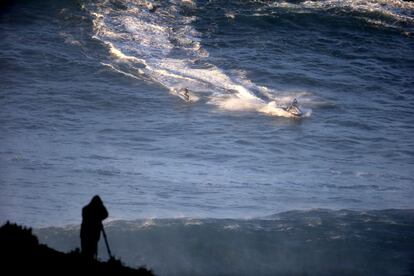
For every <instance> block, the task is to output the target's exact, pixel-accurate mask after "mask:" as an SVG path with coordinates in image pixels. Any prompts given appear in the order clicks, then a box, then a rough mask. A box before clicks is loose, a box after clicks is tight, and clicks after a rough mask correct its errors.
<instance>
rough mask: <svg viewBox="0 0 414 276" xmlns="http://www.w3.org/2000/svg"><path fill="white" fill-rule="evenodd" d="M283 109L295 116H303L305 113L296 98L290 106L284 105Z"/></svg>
mask: <svg viewBox="0 0 414 276" xmlns="http://www.w3.org/2000/svg"><path fill="white" fill-rule="evenodd" d="M282 109H283V110H285V111H286V112H289V113H290V114H292V115H293V116H295V117H301V116H302V115H303V111H302V110H301V108H300V106H299V103H298V100H296V99H294V100H293V101H292V102H291V103H290V104H289V105H288V106H286V107H282Z"/></svg>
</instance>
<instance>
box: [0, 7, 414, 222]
mask: <svg viewBox="0 0 414 276" xmlns="http://www.w3.org/2000/svg"><path fill="white" fill-rule="evenodd" d="M151 5H156V6H157V7H158V8H157V9H156V10H155V12H152V11H151V10H152V9H151ZM413 31H414V4H413V2H405V1H396V0H394V1H384V0H367V1H360V0H352V1H351V0H347V1H218V0H217V1H214V0H213V1H201V0H200V1H193V2H192V1H178V0H169V1H155V2H148V1H141V0H137V1H126V0H113V1H104V0H96V1H87V0H82V1H52V0H50V1H16V3H14V4H12V5H8V6H3V7H2V11H1V13H0V37H1V40H0V68H1V69H0V70H1V74H0V105H1V106H0V220H1V221H3V222H4V221H6V220H8V219H9V220H12V221H16V222H19V223H24V224H28V225H32V226H50V225H66V224H79V222H80V210H81V207H82V206H83V205H85V204H86V203H87V202H88V201H89V200H90V198H91V197H92V196H93V195H94V194H99V195H101V197H102V198H103V200H104V202H105V204H106V206H107V207H108V210H109V211H110V217H111V219H114V220H115V219H128V220H130V219H139V218H179V217H196V218H207V217H208V218H233V219H242V218H252V217H260V216H266V215H271V214H275V213H278V212H283V211H289V210H301V209H305V210H308V209H313V208H328V209H333V210H337V209H351V210H372V209H388V208H397V209H412V208H413V207H414V204H413V196H414V186H413V180H414V174H413V171H414V150H413V149H414V142H413V137H414V126H413V119H414V109H413V104H414V90H413V87H414V86H413V84H414V79H413V73H414V38H413ZM183 87H188V88H189V89H190V91H191V92H192V96H193V97H194V98H193V99H194V102H191V103H187V102H185V101H183V100H182V99H181V98H180V97H177V94H176V92H175V91H176V90H177V89H180V88H183ZM294 98H297V99H298V101H299V103H300V105H301V106H302V108H303V110H305V111H306V114H305V116H304V117H303V118H301V119H297V118H292V117H291V116H289V114H286V113H284V112H283V110H282V109H281V108H279V107H280V106H283V105H285V104H287V103H289V102H290V101H292V100H293V99H294Z"/></svg>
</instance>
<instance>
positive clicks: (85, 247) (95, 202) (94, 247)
mask: <svg viewBox="0 0 414 276" xmlns="http://www.w3.org/2000/svg"><path fill="white" fill-rule="evenodd" d="M107 217H108V211H107V210H106V208H105V206H104V205H103V203H102V200H101V198H100V197H99V196H97V195H96V196H94V197H93V198H92V200H91V202H89V204H88V205H86V206H85V207H83V209H82V225H81V230H80V238H81V248H82V255H83V256H85V257H87V258H90V259H96V256H97V251H98V241H99V238H100V236H101V231H102V227H103V226H102V221H103V220H104V219H106V218H107Z"/></svg>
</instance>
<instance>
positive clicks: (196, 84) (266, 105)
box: [85, 0, 311, 117]
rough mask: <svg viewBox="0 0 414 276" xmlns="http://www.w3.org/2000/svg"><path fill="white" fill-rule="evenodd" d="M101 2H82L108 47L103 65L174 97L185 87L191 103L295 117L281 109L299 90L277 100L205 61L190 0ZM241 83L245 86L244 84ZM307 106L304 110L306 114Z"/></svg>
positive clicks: (272, 93) (96, 34)
mask: <svg viewBox="0 0 414 276" xmlns="http://www.w3.org/2000/svg"><path fill="white" fill-rule="evenodd" d="M154 5H155V4H153V3H151V2H148V1H119V2H117V4H116V5H114V3H112V2H108V1H102V2H97V3H93V4H89V5H87V6H85V8H86V9H87V10H88V11H89V13H90V14H91V15H92V17H93V27H94V35H93V38H94V39H97V40H99V41H101V42H102V43H103V44H104V45H106V47H107V48H108V51H109V54H110V55H111V57H112V59H111V60H112V61H111V62H110V63H107V62H102V64H103V65H105V66H108V67H110V68H111V69H113V70H115V71H117V72H119V73H122V74H124V75H126V76H129V77H132V78H138V79H142V78H144V79H150V80H152V81H153V82H156V83H158V84H160V85H162V86H163V87H165V88H166V89H167V90H169V92H170V94H172V95H175V96H177V95H178V94H177V92H176V91H179V90H181V89H183V88H188V89H189V90H190V91H191V93H192V95H193V96H192V99H193V100H192V101H190V102H195V101H199V100H200V101H202V102H205V103H207V104H211V105H214V106H216V107H217V108H219V109H221V110H227V111H255V112H259V113H264V114H268V115H271V116H283V117H294V116H293V115H292V114H291V113H289V112H286V111H285V110H284V109H283V108H282V107H284V106H286V105H287V104H288V103H289V102H291V101H292V100H293V99H294V98H295V97H297V94H293V93H292V94H291V95H285V96H284V97H283V98H278V97H277V96H275V95H277V92H276V91H273V90H271V89H269V88H267V87H263V86H258V85H255V84H254V83H252V82H251V81H249V80H248V79H246V78H244V79H242V80H241V81H237V80H236V79H237V77H236V76H230V75H228V74H226V73H225V72H224V71H223V70H221V69H220V68H218V67H217V66H215V65H212V64H210V63H208V62H207V58H208V56H209V53H208V52H207V51H206V50H205V49H203V48H202V47H201V44H200V41H201V39H200V37H201V34H200V33H199V32H198V31H197V30H195V28H193V27H192V25H191V23H192V22H193V21H195V20H196V17H195V16H194V15H191V14H192V13H193V10H194V9H195V8H196V5H195V4H194V3H193V2H191V1H178V0H176V1H170V2H168V3H166V4H165V5H161V4H159V3H157V9H156V12H152V11H151V9H149V7H153V6H154ZM243 82H245V83H247V84H248V85H244V84H243ZM310 114H311V110H310V109H309V110H305V116H309V115H310Z"/></svg>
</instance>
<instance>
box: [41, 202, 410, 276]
mask: <svg viewBox="0 0 414 276" xmlns="http://www.w3.org/2000/svg"><path fill="white" fill-rule="evenodd" d="M105 228H106V231H107V235H108V239H109V242H110V245H111V249H112V252H113V253H114V254H115V255H116V256H119V257H121V258H122V260H125V261H126V262H127V264H129V265H131V266H134V265H135V266H136V265H139V264H142V263H145V264H147V265H148V266H149V267H150V268H152V269H153V270H154V272H155V273H156V274H159V275H286V274H293V275H298V274H299V275H301V274H307V275H378V274H380V275H407V274H408V273H409V269H410V258H411V259H412V257H414V256H413V252H412V248H413V246H414V210H377V211H350V210H339V211H333V210H323V209H319V210H311V211H290V212H284V213H280V214H275V215H273V216H269V217H266V218H262V219H191V218H183V219H147V220H137V221H113V222H109V223H107V224H105ZM35 232H36V234H37V236H38V237H39V239H40V241H41V242H44V243H47V244H48V245H50V246H52V247H54V248H57V249H60V250H64V251H69V250H72V249H73V248H74V247H76V246H77V244H78V243H79V235H78V232H79V228H77V227H68V228H43V229H37V230H36V231H35ZM100 252H102V253H104V252H106V251H105V248H104V245H103V244H101V247H100ZM102 257H103V258H106V257H105V256H104V255H102Z"/></svg>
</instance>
